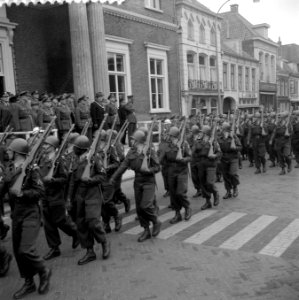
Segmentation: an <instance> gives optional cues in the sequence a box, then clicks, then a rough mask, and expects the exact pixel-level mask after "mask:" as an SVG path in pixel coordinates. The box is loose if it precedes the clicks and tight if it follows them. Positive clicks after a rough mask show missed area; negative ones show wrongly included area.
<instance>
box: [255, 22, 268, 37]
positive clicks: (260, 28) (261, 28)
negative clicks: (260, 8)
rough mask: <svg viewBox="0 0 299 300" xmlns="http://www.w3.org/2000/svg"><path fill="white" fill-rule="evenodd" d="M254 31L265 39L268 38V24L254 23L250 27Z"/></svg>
mask: <svg viewBox="0 0 299 300" xmlns="http://www.w3.org/2000/svg"><path fill="white" fill-rule="evenodd" d="M252 28H253V29H254V30H255V32H256V33H258V34H259V35H261V36H262V37H263V38H265V39H267V38H268V29H269V28H270V25H269V24H266V23H263V24H258V25H254V26H253V27H252Z"/></svg>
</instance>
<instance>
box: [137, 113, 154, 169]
mask: <svg viewBox="0 0 299 300" xmlns="http://www.w3.org/2000/svg"><path fill="white" fill-rule="evenodd" d="M155 121H156V117H154V119H153V120H152V124H151V126H150V128H149V130H148V133H147V137H146V141H145V146H144V147H143V149H142V153H143V161H142V164H141V168H140V170H141V171H144V172H148V171H149V167H148V157H147V152H148V150H150V149H151V141H152V133H153V129H154V125H155Z"/></svg>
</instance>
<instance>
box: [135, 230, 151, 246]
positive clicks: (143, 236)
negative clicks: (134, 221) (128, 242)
mask: <svg viewBox="0 0 299 300" xmlns="http://www.w3.org/2000/svg"><path fill="white" fill-rule="evenodd" d="M150 238H151V232H150V230H149V228H148V227H145V228H144V231H143V232H142V234H141V236H140V237H139V238H138V240H137V241H138V242H139V243H142V242H144V241H145V240H147V239H150Z"/></svg>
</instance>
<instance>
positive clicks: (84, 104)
mask: <svg viewBox="0 0 299 300" xmlns="http://www.w3.org/2000/svg"><path fill="white" fill-rule="evenodd" d="M86 122H89V126H88V130H87V134H86V136H87V137H88V138H89V139H91V138H92V122H91V116H90V105H89V103H88V97H86V96H82V97H81V98H79V99H78V105H77V107H76V108H75V123H76V127H77V130H78V131H79V132H81V131H82V129H83V128H84V126H85V124H86Z"/></svg>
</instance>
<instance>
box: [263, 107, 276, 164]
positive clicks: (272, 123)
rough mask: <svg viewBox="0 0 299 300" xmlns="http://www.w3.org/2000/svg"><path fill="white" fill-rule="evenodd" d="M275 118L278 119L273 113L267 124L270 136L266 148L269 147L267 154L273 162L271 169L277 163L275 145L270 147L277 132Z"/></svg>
mask: <svg viewBox="0 0 299 300" xmlns="http://www.w3.org/2000/svg"><path fill="white" fill-rule="evenodd" d="M275 117H276V113H275V112H274V111H273V112H271V113H270V115H269V118H268V122H267V130H268V135H267V140H266V147H267V152H268V154H269V159H270V161H271V165H270V166H269V168H274V167H275V165H276V161H277V154H276V151H275V149H274V143H272V144H271V145H270V139H271V137H272V135H273V133H274V130H275Z"/></svg>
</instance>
